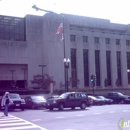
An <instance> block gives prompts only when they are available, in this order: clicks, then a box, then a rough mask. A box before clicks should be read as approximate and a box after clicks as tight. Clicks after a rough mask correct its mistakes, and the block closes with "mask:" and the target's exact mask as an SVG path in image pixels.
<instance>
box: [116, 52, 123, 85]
mask: <svg viewBox="0 0 130 130" xmlns="http://www.w3.org/2000/svg"><path fill="white" fill-rule="evenodd" d="M116 58H117V78H118V80H119V85H122V80H121V79H122V78H121V52H120V51H117V52H116Z"/></svg>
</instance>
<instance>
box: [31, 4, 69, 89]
mask: <svg viewBox="0 0 130 130" xmlns="http://www.w3.org/2000/svg"><path fill="white" fill-rule="evenodd" d="M32 8H33V9H36V11H38V10H40V11H44V12H47V13H53V14H57V13H55V12H53V11H49V10H44V9H41V8H38V7H37V6H36V5H33V6H32ZM62 21H63V32H62V40H63V48H64V59H66V58H65V35H64V16H63V15H62ZM66 75H68V71H67V74H66V65H65V62H64V77H65V89H67V88H66V86H68V85H66Z"/></svg>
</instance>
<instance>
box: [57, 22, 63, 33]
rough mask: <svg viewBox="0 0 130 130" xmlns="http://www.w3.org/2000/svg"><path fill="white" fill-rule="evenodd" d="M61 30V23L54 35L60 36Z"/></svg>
mask: <svg viewBox="0 0 130 130" xmlns="http://www.w3.org/2000/svg"><path fill="white" fill-rule="evenodd" d="M62 28H63V23H61V24H60V25H59V27H58V29H57V31H56V34H60V32H61V30H62Z"/></svg>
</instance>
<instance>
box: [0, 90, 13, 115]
mask: <svg viewBox="0 0 130 130" xmlns="http://www.w3.org/2000/svg"><path fill="white" fill-rule="evenodd" d="M9 103H13V101H12V100H11V99H10V97H9V92H5V94H4V96H3V97H2V102H1V106H2V107H4V108H5V110H4V115H3V116H8V106H9Z"/></svg>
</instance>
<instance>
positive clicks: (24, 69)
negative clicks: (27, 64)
mask: <svg viewBox="0 0 130 130" xmlns="http://www.w3.org/2000/svg"><path fill="white" fill-rule="evenodd" d="M22 70H23V71H24V87H26V79H25V72H26V70H27V69H26V68H22Z"/></svg>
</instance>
